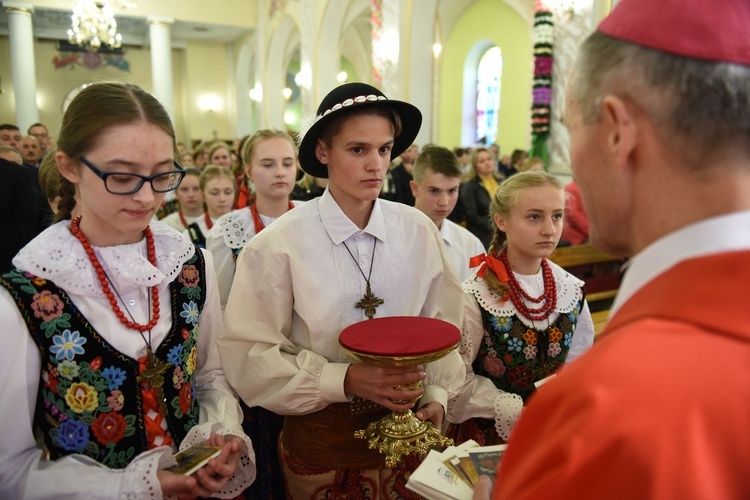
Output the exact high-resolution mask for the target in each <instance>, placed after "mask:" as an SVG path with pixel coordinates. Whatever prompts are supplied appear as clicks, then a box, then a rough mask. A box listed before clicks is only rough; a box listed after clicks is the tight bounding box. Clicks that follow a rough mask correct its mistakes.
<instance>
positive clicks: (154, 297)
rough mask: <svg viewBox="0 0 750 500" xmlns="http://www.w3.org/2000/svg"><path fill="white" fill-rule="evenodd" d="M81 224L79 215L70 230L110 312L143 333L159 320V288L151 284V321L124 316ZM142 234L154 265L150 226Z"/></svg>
mask: <svg viewBox="0 0 750 500" xmlns="http://www.w3.org/2000/svg"><path fill="white" fill-rule="evenodd" d="M80 224H81V217H80V216H78V217H76V218H75V219H73V220H72V221H70V232H71V233H72V234H73V236H75V237H76V238H78V241H80V242H81V245H83V249H84V250H85V251H86V255H88V257H89V260H90V261H91V265H92V266H94V270H95V271H96V276H97V277H98V278H99V283H100V284H101V286H102V291H103V292H104V295H105V296H106V297H107V300H109V305H110V306H111V307H112V312H114V313H115V316H117V318H118V319H119V320H120V323H122V324H123V325H125V327H126V328H130V329H132V330H138V331H139V332H141V333H143V332H145V331H150V330H151V329H152V328H153V327H154V325H156V323H158V322H159V290H158V288H157V287H155V286H153V287H151V310H152V311H153V316H152V317H151V321H149V322H148V323H146V324H145V325H142V324H140V323H136V322H135V321H132V320H129V319H128V318H126V317H125V314H124V313H123V312H122V310H121V309H120V306H119V305H118V304H117V300H116V299H115V294H114V293H112V289H111V288H110V286H109V278H108V276H107V275H106V273H105V272H104V269H103V268H102V264H101V263H100V262H99V259H98V258H97V257H96V253H94V249H93V248H92V247H91V243H89V240H88V238H86V235H84V234H83V232H82V231H81V228H80ZM143 234H145V235H146V252H147V255H148V261H149V262H150V263H151V265H152V266H154V267H156V246H155V245H154V235H153V233H151V228H150V227H148V226H146V229H144V230H143ZM149 348H150V347H149Z"/></svg>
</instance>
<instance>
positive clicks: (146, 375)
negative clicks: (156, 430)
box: [136, 347, 172, 416]
mask: <svg viewBox="0 0 750 500" xmlns="http://www.w3.org/2000/svg"><path fill="white" fill-rule="evenodd" d="M171 366H172V364H171V363H168V362H167V361H163V360H161V359H158V358H157V357H156V356H155V355H154V353H153V352H151V348H150V347H149V348H147V349H146V369H145V370H143V373H141V374H140V375H138V377H137V378H136V380H137V381H138V383H139V384H140V383H143V382H144V381H145V382H147V383H148V384H149V385H150V386H151V387H153V388H154V390H155V391H156V396H157V399H158V401H159V406H160V407H161V410H162V411H163V412H164V416H166V415H167V413H166V412H167V408H166V405H165V402H164V391H163V390H162V387H164V377H163V376H162V374H163V373H164V372H166V371H167V370H169V368H170V367H171Z"/></svg>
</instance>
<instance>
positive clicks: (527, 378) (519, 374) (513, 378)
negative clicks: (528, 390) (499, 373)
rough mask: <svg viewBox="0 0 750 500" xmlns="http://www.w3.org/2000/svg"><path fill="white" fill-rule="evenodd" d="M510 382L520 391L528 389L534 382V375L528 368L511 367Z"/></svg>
mask: <svg viewBox="0 0 750 500" xmlns="http://www.w3.org/2000/svg"><path fill="white" fill-rule="evenodd" d="M507 377H508V382H510V383H511V384H513V385H515V386H516V387H518V388H519V389H523V388H524V387H528V386H529V384H531V383H532V382H533V381H534V374H533V373H532V371H531V368H529V367H528V366H511V367H510V368H508V375H507Z"/></svg>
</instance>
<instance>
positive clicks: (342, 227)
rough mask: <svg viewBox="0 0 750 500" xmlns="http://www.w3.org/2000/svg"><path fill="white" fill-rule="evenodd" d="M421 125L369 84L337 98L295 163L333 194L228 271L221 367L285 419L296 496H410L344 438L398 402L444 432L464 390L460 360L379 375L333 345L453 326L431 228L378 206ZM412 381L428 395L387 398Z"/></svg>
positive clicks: (450, 282)
mask: <svg viewBox="0 0 750 500" xmlns="http://www.w3.org/2000/svg"><path fill="white" fill-rule="evenodd" d="M420 125H421V113H420V112H419V110H418V109H417V108H415V107H414V106H412V105H411V104H408V103H405V102H400V101H392V100H388V99H387V98H386V97H385V96H384V95H383V94H382V93H381V92H380V91H378V90H377V89H375V88H373V87H371V86H369V85H366V84H362V83H350V84H345V85H342V86H340V87H337V88H336V89H334V90H333V91H332V92H330V93H329V94H328V96H326V98H325V99H324V100H323V102H322V103H321V105H320V107H319V108H318V112H317V116H316V121H315V122H314V123H313V124H312V126H311V127H310V128H309V129H308V130H307V132H306V133H305V134H304V137H303V139H302V141H301V144H300V151H299V160H300V164H301V166H302V168H303V170H304V171H305V172H307V173H308V174H310V175H313V176H315V177H323V178H328V180H329V183H328V189H327V190H326V191H325V193H324V194H323V195H322V196H321V197H320V198H317V199H315V200H312V201H310V202H308V203H306V204H304V205H302V206H300V207H298V208H297V209H295V210H292V211H290V212H288V213H287V214H285V215H284V216H282V217H281V218H279V219H278V220H277V221H276V222H275V223H274V225H273V226H270V227H269V228H267V229H266V230H265V231H263V232H262V233H261V234H259V235H258V236H256V237H255V238H254V239H253V240H251V242H250V243H249V244H248V245H247V246H246V247H245V248H244V250H243V251H242V253H241V254H240V256H239V258H238V260H237V273H236V275H235V276H236V277H237V279H235V282H234V284H233V288H232V292H231V294H230V296H229V301H228V303H227V308H226V334H225V335H224V336H223V337H222V339H221V340H220V343H219V348H220V351H221V354H222V361H223V364H224V369H225V372H226V374H227V378H228V379H229V380H230V382H231V383H232V385H233V386H234V388H235V389H236V390H237V392H238V393H239V395H240V396H241V397H242V398H243V399H244V400H245V402H246V403H247V404H248V405H251V406H252V405H260V406H263V407H265V408H267V409H269V410H272V411H274V412H276V413H278V414H282V415H286V418H285V424H284V431H283V434H282V438H281V446H280V448H281V451H282V461H283V466H284V474H285V479H286V484H287V488H288V490H287V494H288V495H290V496H291V497H293V498H309V497H310V496H311V495H312V493H313V491H317V492H318V493H319V494H322V493H320V492H325V494H327V495H328V496H331V497H341V498H344V497H345V498H365V497H371V498H378V497H379V495H380V497H381V498H384V497H388V496H389V495H390V494H394V495H395V494H396V493H395V492H396V491H400V492H401V493H399V494H400V495H406V496H407V497H408V496H409V493H408V492H407V491H406V490H404V489H403V483H404V482H405V481H404V478H403V475H402V473H401V471H400V470H398V469H393V470H391V469H385V467H384V460H383V455H381V454H379V453H378V452H377V451H376V450H370V449H368V447H367V442H366V441H364V440H359V439H355V438H354V437H353V432H354V431H355V430H358V429H363V428H364V427H366V425H367V424H368V423H369V422H372V421H375V420H377V419H378V418H380V416H382V415H384V414H387V413H388V411H389V410H404V409H407V408H409V407H410V406H411V404H408V403H407V404H399V403H394V402H393V400H407V399H410V398H412V397H415V398H416V397H418V396H419V395H420V394H421V393H422V392H424V394H423V396H422V403H423V406H422V407H421V408H420V410H419V411H418V412H417V416H418V417H419V418H421V419H423V420H424V419H430V420H432V421H433V422H434V423H435V424H436V425H437V426H438V427H439V426H440V424H441V422H442V418H443V414H444V413H443V412H444V408H445V405H446V402H447V398H448V397H449V396H450V395H452V394H453V393H454V392H455V391H457V390H458V389H460V386H461V385H462V383H463V376H464V369H463V366H462V363H461V360H460V357H459V355H458V353H457V352H455V351H454V352H453V353H451V354H450V355H448V356H447V357H445V358H443V359H442V360H440V361H438V362H434V363H431V364H429V365H426V366H424V367H421V366H420V367H415V368H406V367H404V368H383V367H377V366H374V365H369V364H365V363H353V362H352V361H353V359H352V358H351V357H349V356H348V355H347V354H346V353H345V352H344V351H343V350H342V349H341V348H340V347H339V345H338V335H339V332H341V330H343V329H344V328H345V327H347V326H349V325H351V324H353V323H356V322H359V321H365V320H367V319H368V318H372V317H373V316H374V317H385V316H424V317H432V318H440V319H443V320H446V321H449V322H451V323H453V324H454V325H460V316H461V305H462V304H463V294H462V290H461V287H460V284H459V282H458V279H457V277H456V275H455V272H454V271H453V270H452V269H451V264H450V263H449V259H448V257H447V256H446V254H445V250H444V248H443V246H442V244H441V243H440V240H441V236H440V233H439V232H438V230H437V228H436V227H435V225H434V224H433V223H432V221H431V220H430V219H429V218H427V217H426V216H425V215H424V214H422V213H421V212H419V211H418V210H415V209H413V208H411V207H407V206H404V205H402V204H398V203H392V202H388V201H384V200H379V199H378V194H379V193H380V190H381V186H382V182H383V178H384V177H385V175H386V172H387V170H388V165H389V163H390V160H391V158H392V157H396V156H398V155H399V154H401V153H402V152H403V151H404V150H406V149H407V148H408V147H409V146H410V145H411V144H412V142H413V141H414V138H415V137H416V135H417V132H418V131H419V128H420ZM245 277H247V278H249V279H245ZM425 379H426V380H425ZM418 380H425V382H424V383H425V387H424V390H422V389H419V390H416V391H409V392H405V393H404V392H400V391H397V390H396V389H395V388H394V386H396V385H401V384H410V383H413V382H416V381H418ZM373 403H374V404H373ZM344 472H346V473H344ZM381 488H382V491H381ZM389 492H392V493H389Z"/></svg>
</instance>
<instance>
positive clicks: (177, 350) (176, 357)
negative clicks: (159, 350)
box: [167, 344, 183, 366]
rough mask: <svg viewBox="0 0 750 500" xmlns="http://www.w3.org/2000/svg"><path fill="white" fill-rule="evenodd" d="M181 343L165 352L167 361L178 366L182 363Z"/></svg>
mask: <svg viewBox="0 0 750 500" xmlns="http://www.w3.org/2000/svg"><path fill="white" fill-rule="evenodd" d="M182 351H183V346H182V344H178V345H176V346H174V347H173V348H171V349H170V350H169V353H168V354H167V361H169V362H170V363H172V364H173V365H174V366H180V364H181V363H182Z"/></svg>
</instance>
